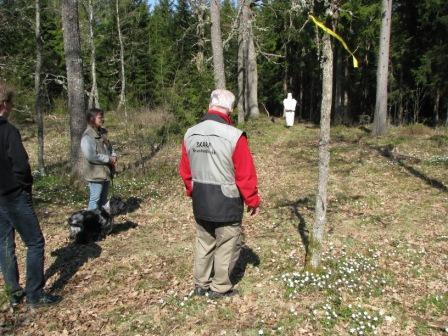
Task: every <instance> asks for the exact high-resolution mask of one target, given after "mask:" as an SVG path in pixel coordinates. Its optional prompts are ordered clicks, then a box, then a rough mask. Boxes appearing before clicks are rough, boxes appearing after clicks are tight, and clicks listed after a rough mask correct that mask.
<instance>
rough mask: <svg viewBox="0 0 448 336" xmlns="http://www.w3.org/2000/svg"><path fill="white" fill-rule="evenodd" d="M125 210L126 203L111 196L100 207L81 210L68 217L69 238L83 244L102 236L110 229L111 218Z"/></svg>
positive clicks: (111, 224)
mask: <svg viewBox="0 0 448 336" xmlns="http://www.w3.org/2000/svg"><path fill="white" fill-rule="evenodd" d="M125 212H126V203H125V202H123V200H122V199H121V198H120V197H116V196H113V197H112V198H111V199H110V200H109V202H107V203H106V204H105V205H104V206H103V207H102V208H101V209H95V210H81V211H77V212H75V213H73V214H72V215H71V216H70V217H69V219H68V225H69V227H70V239H71V240H74V241H75V242H76V243H80V244H85V243H88V242H91V241H96V240H100V239H102V238H104V237H105V236H106V235H107V234H109V233H110V232H111V231H112V226H113V218H114V216H117V215H119V214H122V213H125Z"/></svg>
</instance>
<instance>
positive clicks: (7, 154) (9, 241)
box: [0, 81, 61, 307]
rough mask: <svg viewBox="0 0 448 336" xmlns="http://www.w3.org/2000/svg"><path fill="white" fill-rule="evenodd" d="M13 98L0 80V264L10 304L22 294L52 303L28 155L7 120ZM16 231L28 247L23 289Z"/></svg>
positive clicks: (54, 300) (31, 301)
mask: <svg viewBox="0 0 448 336" xmlns="http://www.w3.org/2000/svg"><path fill="white" fill-rule="evenodd" d="M13 98H14V91H13V90H12V89H11V88H10V87H8V86H7V85H6V83H4V82H1V81H0V266H1V270H2V273H3V279H4V281H5V287H6V292H7V294H8V296H9V300H10V303H11V306H12V307H16V306H18V305H19V304H20V303H21V302H22V301H23V298H24V297H25V295H26V301H27V304H28V305H29V306H31V307H37V306H42V305H51V304H54V303H57V302H59V301H60V299H61V298H60V297H58V296H53V295H49V294H47V293H45V292H44V290H43V288H44V284H45V280H44V246H45V241H44V237H43V235H42V231H41V229H40V226H39V221H38V219H37V217H36V214H35V213H34V209H33V205H32V197H31V191H32V184H33V177H32V175H31V169H30V165H29V163H28V155H27V153H26V151H25V148H24V147H23V144H22V139H21V137H20V133H19V131H18V130H17V128H15V127H14V126H13V125H12V124H10V123H9V122H8V117H9V115H10V113H11V110H12V105H13ZM16 231H17V232H18V233H19V235H20V236H21V238H22V240H23V242H24V243H25V246H26V247H27V257H26V288H25V292H24V291H23V289H22V288H21V287H20V285H19V270H18V266H17V259H16V254H15V232H16Z"/></svg>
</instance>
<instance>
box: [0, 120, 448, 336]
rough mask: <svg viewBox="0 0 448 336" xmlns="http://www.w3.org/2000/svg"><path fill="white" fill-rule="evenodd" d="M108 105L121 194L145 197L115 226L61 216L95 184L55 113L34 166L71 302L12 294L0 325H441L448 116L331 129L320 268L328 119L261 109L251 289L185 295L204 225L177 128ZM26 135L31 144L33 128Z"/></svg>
mask: <svg viewBox="0 0 448 336" xmlns="http://www.w3.org/2000/svg"><path fill="white" fill-rule="evenodd" d="M108 118H109V120H108V121H109V125H110V128H109V131H110V138H111V139H112V140H116V141H115V142H116V147H117V148H118V151H119V153H120V154H121V161H120V164H121V170H122V174H121V175H119V176H118V178H117V179H116V181H115V188H114V190H115V193H116V194H120V195H121V196H123V197H126V198H128V197H131V196H132V197H136V198H139V199H140V200H141V203H140V207H139V208H138V209H137V210H136V211H134V212H132V213H130V214H128V215H126V216H121V217H120V218H117V219H116V228H115V230H114V232H113V234H111V235H110V236H108V237H107V238H106V239H105V240H103V241H100V242H97V243H92V244H89V245H78V246H77V245H72V244H70V243H69V241H68V238H67V227H66V218H67V217H68V215H69V214H70V213H71V212H72V211H74V210H78V209H80V208H82V207H83V204H84V203H85V198H86V197H87V196H86V192H85V191H84V192H77V191H74V190H73V191H71V189H70V187H69V186H70V184H69V182H68V178H67V176H66V175H64V176H62V173H61V171H63V170H61V169H60V167H61V166H62V167H63V166H64V164H65V162H66V156H65V155H64V154H65V153H67V152H68V149H67V148H68V147H67V146H68V140H67V139H68V137H67V131H66V130H65V129H64V127H63V124H64V123H63V121H62V120H59V119H58V118H54V119H53V120H48V122H47V123H48V126H47V129H48V130H49V133H48V134H47V139H48V141H47V142H46V151H47V164H48V165H49V166H51V167H50V173H49V175H48V176H46V177H42V178H39V179H38V180H37V182H36V188H35V198H36V206H37V212H38V214H39V217H40V220H41V225H42V228H43V231H44V235H45V237H46V242H47V246H46V268H47V272H46V274H47V277H48V281H47V288H48V289H51V290H53V291H54V292H55V293H58V294H61V295H63V297H64V300H63V301H62V302H61V303H60V304H59V305H58V306H57V307H56V308H49V309H40V310H38V311H35V312H30V311H27V310H26V308H25V307H23V308H21V309H20V310H19V311H17V312H11V311H9V310H8V308H7V305H6V304H5V305H3V310H2V314H3V315H2V317H1V318H0V323H1V325H2V326H1V328H2V329H0V334H1V333H2V332H3V333H4V334H6V335H9V334H10V335H335V334H336V335H349V334H355V335H369V334H380V335H438V334H440V335H442V334H443V333H446V330H447V329H446V328H448V319H447V316H448V283H447V279H448V253H447V252H448V244H447V242H448V226H447V215H448V173H447V169H448V159H447V155H448V152H447V150H448V135H447V132H446V129H438V130H432V129H428V128H426V127H424V126H421V125H416V126H410V127H406V128H393V129H392V130H391V134H390V135H389V136H388V137H385V138H381V139H374V138H372V137H370V135H369V133H368V130H367V129H359V128H345V127H336V128H333V129H332V148H331V165H330V171H331V176H330V182H329V209H328V224H327V230H326V232H327V235H326V242H325V259H324V268H323V271H322V273H321V274H319V275H312V274H308V273H303V272H302V269H303V260H304V253H305V249H304V245H303V243H302V239H306V232H307V230H309V229H310V227H311V226H312V223H313V214H314V203H315V186H316V181H317V138H318V129H317V128H316V127H314V126H312V125H304V124H299V125H296V126H294V127H293V128H290V129H286V128H284V126H283V123H282V121H281V120H277V121H276V122H274V123H273V122H271V121H270V120H268V119H264V118H262V119H260V120H258V121H256V122H252V123H249V124H248V125H247V131H248V134H249V140H250V144H251V149H252V152H253V155H254V159H255V163H256V166H257V170H258V174H259V185H260V193H261V195H262V198H263V209H262V212H261V214H260V215H259V216H258V217H256V218H248V217H246V218H245V219H244V222H243V226H244V233H245V242H246V246H245V248H244V251H243V254H242V258H241V260H240V263H239V274H238V276H236V279H235V281H236V282H237V285H236V287H237V288H238V289H239V290H240V292H241V293H242V295H241V296H240V297H234V298H227V299H222V300H218V301H211V300H207V299H206V298H193V297H191V296H190V292H191V290H192V276H191V273H192V272H191V271H192V263H193V241H194V235H195V232H194V225H193V223H194V219H193V217H192V212H191V204H190V200H189V199H188V198H186V197H185V196H184V191H183V185H182V183H181V180H180V178H179V177H178V175H177V164H178V159H179V150H180V146H179V139H178V138H176V137H171V138H170V137H169V136H167V137H165V138H166V142H165V144H164V145H163V146H161V145H160V144H159V143H157V137H156V136H155V134H156V133H155V131H154V130H150V131H145V129H144V128H142V127H139V126H135V125H133V126H131V127H130V128H128V129H127V130H126V129H125V127H124V126H123V125H122V124H121V123H120V122H118V121H116V120H115V119H114V118H113V116H110V117H109V116H108ZM143 123H144V122H143ZM148 124H149V123H148ZM140 126H141V125H140ZM23 133H24V138H25V141H26V147H27V149H28V151H29V152H30V153H33V152H34V149H35V143H36V141H35V137H34V134H33V133H32V132H29V133H27V132H26V131H24V132H23ZM165 135H169V132H168V133H166V134H165ZM31 158H32V163H33V165H34V163H35V155H31ZM18 245H19V247H18V249H19V253H18V254H19V260H20V264H21V270H22V274H24V271H23V261H24V260H23V259H24V251H23V246H22V244H21V243H20V242H19V243H18ZM0 281H1V280H0ZM3 299H4V298H3ZM0 300H1V299H0Z"/></svg>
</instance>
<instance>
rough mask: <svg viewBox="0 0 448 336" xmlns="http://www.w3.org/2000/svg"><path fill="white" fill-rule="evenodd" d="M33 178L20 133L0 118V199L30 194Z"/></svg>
mask: <svg viewBox="0 0 448 336" xmlns="http://www.w3.org/2000/svg"><path fill="white" fill-rule="evenodd" d="M32 184H33V176H32V175H31V168H30V164H29V162H28V154H27V153H26V151H25V148H24V147H23V144H22V138H21V137H20V133H19V131H18V130H17V128H15V127H14V125H12V124H10V123H9V122H8V120H6V119H5V118H3V117H0V197H1V196H10V195H14V194H18V193H19V192H20V191H22V190H25V191H27V192H29V193H31V189H32Z"/></svg>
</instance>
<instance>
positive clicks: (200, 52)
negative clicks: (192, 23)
mask: <svg viewBox="0 0 448 336" xmlns="http://www.w3.org/2000/svg"><path fill="white" fill-rule="evenodd" d="M190 6H191V8H193V12H194V14H195V16H196V21H197V24H196V38H197V43H196V44H197V51H196V55H195V57H194V59H195V63H196V68H197V69H198V71H199V72H203V71H204V66H205V61H204V59H205V56H204V53H205V21H206V9H207V6H206V4H205V0H190Z"/></svg>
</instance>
